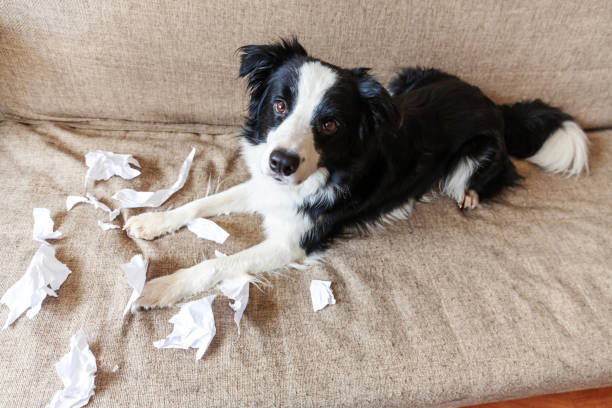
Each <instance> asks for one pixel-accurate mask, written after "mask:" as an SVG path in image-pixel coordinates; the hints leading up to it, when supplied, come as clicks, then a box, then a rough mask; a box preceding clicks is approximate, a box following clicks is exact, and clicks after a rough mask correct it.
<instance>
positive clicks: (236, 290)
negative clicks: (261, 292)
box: [219, 276, 251, 336]
mask: <svg viewBox="0 0 612 408" xmlns="http://www.w3.org/2000/svg"><path fill="white" fill-rule="evenodd" d="M250 283H251V278H250V277H249V276H244V277H241V278H237V279H231V280H224V281H223V282H221V283H220V284H219V289H221V292H223V294H224V295H225V296H227V297H228V298H230V299H231V300H233V301H234V302H233V303H230V307H231V308H232V310H234V322H236V326H238V335H239V336H240V319H242V314H243V313H244V309H246V307H247V304H248V303H249V284H250Z"/></svg>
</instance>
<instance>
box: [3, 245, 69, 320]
mask: <svg viewBox="0 0 612 408" xmlns="http://www.w3.org/2000/svg"><path fill="white" fill-rule="evenodd" d="M71 273H72V272H71V271H70V269H68V267H67V266H66V265H64V264H63V263H61V262H60V261H58V260H57V258H55V249H54V248H53V247H52V246H51V245H49V244H42V245H41V247H40V248H38V251H36V253H35V254H34V257H33V258H32V261H31V262H30V265H29V266H28V269H27V270H26V272H25V274H24V275H23V276H22V277H21V279H19V280H18V281H17V282H15V284H14V285H13V286H11V287H10V288H9V289H8V290H7V291H6V293H5V294H4V295H3V296H2V298H1V299H0V303H4V304H5V305H7V306H8V308H9V314H8V317H7V319H6V323H4V327H3V329H6V328H7V327H8V326H9V325H10V324H11V323H13V322H14V321H15V320H17V318H18V317H19V316H21V315H22V314H23V312H25V311H26V310H27V309H29V310H28V312H27V314H26V315H27V316H28V318H30V319H31V318H33V317H34V316H36V314H37V313H38V312H39V311H40V307H41V305H42V302H43V300H44V299H45V297H47V295H50V296H55V297H57V293H55V291H56V290H58V289H59V287H60V286H61V285H62V283H64V281H65V280H66V278H67V277H68V275H70V274H71Z"/></svg>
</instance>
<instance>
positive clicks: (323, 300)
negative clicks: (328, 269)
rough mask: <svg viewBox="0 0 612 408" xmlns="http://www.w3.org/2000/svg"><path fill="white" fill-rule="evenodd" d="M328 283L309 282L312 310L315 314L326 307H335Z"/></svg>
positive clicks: (329, 283)
mask: <svg viewBox="0 0 612 408" xmlns="http://www.w3.org/2000/svg"><path fill="white" fill-rule="evenodd" d="M331 284H332V283H331V282H330V281H322V280H313V281H312V282H310V297H311V298H312V308H313V309H314V311H315V312H317V311H319V310H321V309H323V308H324V307H325V306H327V305H335V304H336V299H335V298H334V293H333V292H332V290H331Z"/></svg>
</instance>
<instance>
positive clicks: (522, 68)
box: [0, 0, 612, 127]
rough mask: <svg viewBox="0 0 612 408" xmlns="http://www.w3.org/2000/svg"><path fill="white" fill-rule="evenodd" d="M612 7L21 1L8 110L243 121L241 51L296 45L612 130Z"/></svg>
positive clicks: (11, 40)
mask: <svg viewBox="0 0 612 408" xmlns="http://www.w3.org/2000/svg"><path fill="white" fill-rule="evenodd" d="M610 21H612V1H610V0H591V1H579V2H569V1H557V0H538V1H534V0H526V1H516V0H513V1H486V0H480V1H456V2H455V1H446V0H442V1H431V2H429V1H428V2H422V1H384V2H383V1H365V2H353V1H348V0H339V1H308V2H296V1H293V0H285V1H254V2H244V1H238V0H226V1H224V2H211V1H202V0H192V1H179V2H177V1H170V0H156V1H134V0H129V1H128V0H106V1H82V0H46V1H33V0H21V1H13V2H4V4H3V5H2V6H0V109H1V110H2V111H4V113H5V115H16V116H21V117H26V118H37V119H41V118H51V119H69V120H88V119H105V118H108V119H120V120H128V121H146V122H167V123H176V122H181V123H185V122H199V123H212V124H238V123H240V122H241V119H242V116H243V115H244V112H245V109H244V108H245V101H246V95H245V89H244V83H243V82H242V81H239V80H237V79H236V73H237V68H238V57H237V55H236V54H235V51H236V49H237V48H238V47H239V46H241V45H244V44H248V43H265V42H269V41H271V40H275V39H278V38H279V37H280V36H290V35H291V34H296V35H298V37H299V39H300V40H301V42H302V43H303V45H304V46H305V47H306V49H307V50H308V51H309V52H310V53H311V55H313V56H317V57H320V58H323V59H325V60H327V61H329V62H331V63H334V64H338V65H341V66H347V67H355V66H367V67H372V68H373V69H374V70H373V72H374V73H375V74H376V75H378V76H379V77H380V78H381V79H382V80H383V81H387V80H388V79H389V78H390V76H391V74H392V73H393V71H394V70H396V69H397V68H399V67H401V66H406V65H421V66H433V67H437V68H441V69H443V70H446V71H449V72H452V73H455V74H458V75H459V76H461V77H463V78H464V79H466V80H468V81H470V82H472V83H474V84H476V85H478V86H480V87H482V88H483V89H484V90H485V92H487V93H488V94H489V96H491V97H492V98H493V99H494V100H495V101H496V102H500V103H501V102H512V101H517V100H520V99H529V98H536V97H540V98H542V99H544V100H546V101H548V102H550V103H552V104H554V105H557V106H561V107H563V108H564V109H566V110H567V111H568V112H569V113H571V114H573V115H574V116H575V117H576V118H577V119H578V120H579V121H580V122H581V123H582V124H583V125H584V126H586V127H603V126H611V125H612V45H611V44H612V24H611V23H610Z"/></svg>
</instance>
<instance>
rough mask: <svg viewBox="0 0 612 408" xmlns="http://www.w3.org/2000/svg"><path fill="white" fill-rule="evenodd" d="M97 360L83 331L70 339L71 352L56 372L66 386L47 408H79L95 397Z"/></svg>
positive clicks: (60, 362) (57, 367) (59, 363)
mask: <svg viewBox="0 0 612 408" xmlns="http://www.w3.org/2000/svg"><path fill="white" fill-rule="evenodd" d="M96 370H97V366H96V358H95V357H94V355H93V353H92V352H91V350H90V349H89V345H88V344H87V338H86V337H85V333H84V332H83V329H79V331H77V332H76V333H75V334H73V335H72V337H71V338H70V351H69V352H68V354H65V355H64V356H63V357H62V359H61V360H60V361H59V362H58V363H57V364H55V371H56V372H57V375H58V376H59V377H60V378H61V380H62V383H63V384H64V389H63V390H60V391H57V392H56V393H55V395H53V399H52V400H51V402H50V403H49V404H47V406H46V408H78V407H82V406H84V405H86V404H87V403H88V402H89V399H90V398H91V397H92V395H94V377H95V374H96Z"/></svg>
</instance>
